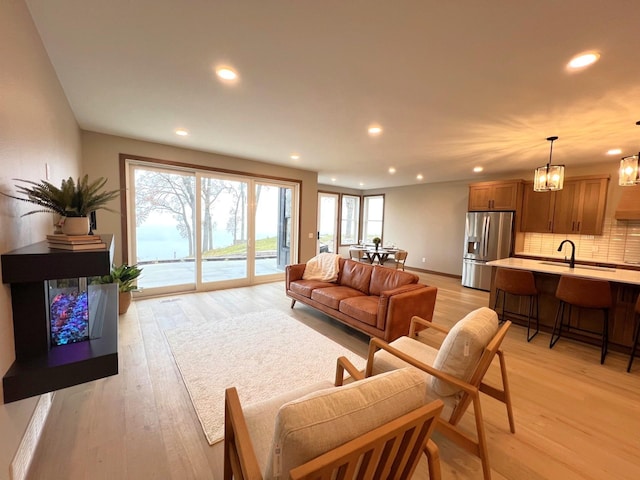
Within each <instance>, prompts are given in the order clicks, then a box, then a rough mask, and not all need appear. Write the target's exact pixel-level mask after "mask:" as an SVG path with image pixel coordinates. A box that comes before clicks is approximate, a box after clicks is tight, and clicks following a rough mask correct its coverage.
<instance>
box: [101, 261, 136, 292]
mask: <svg viewBox="0 0 640 480" xmlns="http://www.w3.org/2000/svg"><path fill="white" fill-rule="evenodd" d="M141 273H142V268H140V267H138V265H127V264H126V263H123V264H122V265H120V266H118V267H116V266H115V265H114V266H113V267H111V273H110V274H109V275H105V276H103V277H100V283H117V284H118V291H119V292H131V291H133V290H135V289H136V285H135V281H136V279H137V278H138V277H139V276H140V274H141Z"/></svg>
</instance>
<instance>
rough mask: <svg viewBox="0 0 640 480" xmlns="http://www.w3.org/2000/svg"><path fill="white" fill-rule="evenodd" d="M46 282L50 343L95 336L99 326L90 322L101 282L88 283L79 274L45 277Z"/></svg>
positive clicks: (66, 342)
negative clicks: (51, 278) (55, 278)
mask: <svg viewBox="0 0 640 480" xmlns="http://www.w3.org/2000/svg"><path fill="white" fill-rule="evenodd" d="M46 284H47V295H48V299H49V302H48V303H49V311H48V312H47V313H48V316H49V329H50V332H51V338H50V340H51V347H56V346H59V345H67V344H70V343H76V342H84V341H87V340H89V339H91V338H99V336H100V333H99V331H100V330H101V328H95V325H92V324H93V323H94V322H93V320H94V318H95V315H93V313H95V312H93V310H95V306H96V302H97V301H99V297H100V289H101V286H100V285H88V282H87V278H83V277H81V278H66V279H59V280H49V281H48V282H46ZM99 327H101V326H99ZM96 332H97V333H96Z"/></svg>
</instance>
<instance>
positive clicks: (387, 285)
mask: <svg viewBox="0 0 640 480" xmlns="http://www.w3.org/2000/svg"><path fill="white" fill-rule="evenodd" d="M418 280H419V279H418V276H417V275H414V274H413V273H409V272H401V271H398V270H391V269H389V268H384V267H379V266H376V267H373V271H372V272H371V283H370V284H369V293H370V294H371V295H380V294H381V293H382V292H384V291H386V290H393V289H394V288H398V287H400V286H402V285H408V284H410V283H418Z"/></svg>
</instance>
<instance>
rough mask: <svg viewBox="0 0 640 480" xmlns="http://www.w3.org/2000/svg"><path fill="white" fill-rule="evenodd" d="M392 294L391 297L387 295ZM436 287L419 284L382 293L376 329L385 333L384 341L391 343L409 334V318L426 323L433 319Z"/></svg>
mask: <svg viewBox="0 0 640 480" xmlns="http://www.w3.org/2000/svg"><path fill="white" fill-rule="evenodd" d="M389 292H393V294H392V295H388V293H389ZM437 293H438V289H437V288H436V287H432V286H427V285H423V284H421V283H418V284H411V285H404V286H403V287H398V288H397V289H393V290H389V291H387V292H383V294H382V295H380V301H379V304H378V319H377V324H378V328H380V329H382V330H384V331H385V338H384V339H385V340H386V341H387V342H391V341H393V340H395V339H396V338H399V337H402V336H404V335H408V334H409V326H410V324H411V317H413V316H418V317H421V318H423V319H424V320H426V321H429V322H430V321H431V320H432V318H433V309H434V308H435V305H436V295H437Z"/></svg>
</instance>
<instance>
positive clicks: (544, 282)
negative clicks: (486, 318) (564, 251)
mask: <svg viewBox="0 0 640 480" xmlns="http://www.w3.org/2000/svg"><path fill="white" fill-rule="evenodd" d="M488 265H491V266H492V267H493V268H492V274H491V290H490V297H489V306H490V307H493V305H494V303H495V298H496V290H495V272H496V270H497V267H505V268H514V269H518V270H529V271H531V272H533V275H534V278H535V282H536V288H537V290H538V298H539V300H538V301H539V306H540V330H541V331H543V332H548V333H551V331H552V330H553V324H554V321H555V315H556V311H557V308H558V303H559V300H558V299H557V298H556V296H555V292H556V287H557V286H558V281H559V279H560V276H561V275H571V276H576V277H582V278H590V279H597V280H607V281H609V282H610V284H611V296H612V299H613V306H612V308H611V311H610V313H609V349H610V350H614V351H619V352H626V353H628V352H629V351H630V348H631V344H632V342H633V328H634V306H635V302H636V299H637V297H638V294H639V293H640V271H638V270H629V269H624V268H619V267H615V268H614V267H599V266H592V265H580V264H576V265H575V267H574V268H570V267H569V264H568V263H563V262H561V261H548V260H543V259H540V260H533V259H526V258H513V257H511V258H503V259H501V260H495V261H492V262H489V263H488ZM528 308H529V301H528V299H527V298H525V297H516V296H514V295H507V304H506V309H507V310H508V311H510V312H514V313H513V314H509V313H505V318H508V319H509V320H512V321H513V322H514V323H517V324H520V325H526V323H527V320H526V315H527V312H528ZM498 312H499V313H500V312H501V306H498ZM570 325H571V326H572V327H577V328H580V329H587V330H593V331H595V332H599V331H601V329H602V313H601V312H599V311H594V310H588V309H578V308H573V309H572V313H571V319H570ZM562 336H563V337H567V338H573V339H575V340H580V341H585V342H588V343H591V344H593V345H600V338H601V337H600V334H599V333H596V334H594V335H590V334H585V333H584V332H580V333H578V332H577V331H571V330H570V331H569V332H566V330H565V331H563V333H562Z"/></svg>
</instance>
